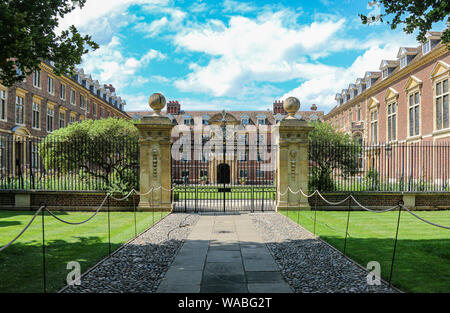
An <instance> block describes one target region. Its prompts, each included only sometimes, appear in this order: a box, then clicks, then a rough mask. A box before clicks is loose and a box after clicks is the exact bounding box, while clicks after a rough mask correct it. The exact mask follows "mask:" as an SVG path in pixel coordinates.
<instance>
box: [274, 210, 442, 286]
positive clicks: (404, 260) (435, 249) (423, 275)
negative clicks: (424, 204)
mask: <svg viewBox="0 0 450 313" xmlns="http://www.w3.org/2000/svg"><path fill="white" fill-rule="evenodd" d="M282 214H284V215H286V216H288V217H289V218H291V219H292V220H293V221H295V222H297V223H299V224H300V225H302V226H303V227H305V228H306V229H308V230H310V231H311V232H313V231H314V214H315V212H314V211H300V213H299V212H298V211H284V212H282ZM417 214H418V215H419V216H420V217H422V218H425V219H427V220H429V221H431V222H434V223H437V224H441V225H445V226H449V225H450V211H434V212H425V211H421V212H417ZM397 218H398V211H397V212H387V213H371V212H351V213H350V223H349V230H348V233H349V237H348V239H347V249H346V252H347V255H348V256H349V257H351V258H352V259H353V260H355V261H357V262H358V263H359V264H361V265H362V266H363V267H366V265H367V263H368V262H370V261H378V262H379V263H380V265H381V276H382V277H383V278H384V279H386V280H388V279H389V274H390V269H391V261H392V254H393V247H394V238H395V232H396V227H397ZM346 224H347V212H336V211H331V212H330V211H317V215H316V234H317V235H319V236H320V237H321V238H322V239H324V240H325V241H327V242H328V243H330V244H331V245H333V246H334V247H336V248H337V249H339V250H340V251H343V248H344V240H345V230H346ZM449 282H450V230H447V229H443V228H438V227H434V226H431V225H428V224H426V223H424V222H422V221H420V220H418V219H416V218H415V217H413V216H412V215H410V214H409V213H407V212H405V211H402V213H401V219H400V229H399V236H398V244H397V253H396V256H395V263H394V270H393V277H392V284H393V285H394V286H396V287H398V288H399V289H401V290H403V291H406V292H450V283H449Z"/></svg>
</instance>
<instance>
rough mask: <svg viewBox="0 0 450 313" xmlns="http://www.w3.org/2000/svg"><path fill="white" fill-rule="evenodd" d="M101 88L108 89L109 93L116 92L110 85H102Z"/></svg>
mask: <svg viewBox="0 0 450 313" xmlns="http://www.w3.org/2000/svg"><path fill="white" fill-rule="evenodd" d="M103 87H104V88H105V89H109V91H110V92H111V93H113V92H116V88H114V87H113V85H111V84H109V85H106V84H104V85H103Z"/></svg>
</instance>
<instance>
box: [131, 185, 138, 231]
mask: <svg viewBox="0 0 450 313" xmlns="http://www.w3.org/2000/svg"><path fill="white" fill-rule="evenodd" d="M131 197H132V198H133V210H134V237H137V225H136V201H135V199H134V194H133V195H131Z"/></svg>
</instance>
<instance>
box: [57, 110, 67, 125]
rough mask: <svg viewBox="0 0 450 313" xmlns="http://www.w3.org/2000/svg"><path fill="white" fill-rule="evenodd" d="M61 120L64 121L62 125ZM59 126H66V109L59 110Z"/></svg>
mask: <svg viewBox="0 0 450 313" xmlns="http://www.w3.org/2000/svg"><path fill="white" fill-rule="evenodd" d="M61 116H62V117H63V118H61ZM61 121H62V122H63V124H62V126H61ZM58 127H59V128H64V127H66V112H65V111H63V112H59V115H58Z"/></svg>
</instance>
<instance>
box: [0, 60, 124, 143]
mask: <svg viewBox="0 0 450 313" xmlns="http://www.w3.org/2000/svg"><path fill="white" fill-rule="evenodd" d="M125 105H126V102H125V101H124V100H122V99H121V97H118V96H117V95H116V92H115V89H114V87H113V86H112V85H100V83H99V82H98V81H97V80H93V79H92V77H91V75H88V74H85V73H84V71H83V69H79V70H77V71H76V74H75V75H74V77H66V76H56V75H54V74H53V70H52V66H51V65H50V64H48V63H42V64H41V65H40V71H35V72H33V74H32V75H30V76H28V77H27V78H26V79H25V80H24V81H23V82H19V83H17V84H15V85H14V86H12V87H10V88H7V87H5V86H3V85H1V84H0V135H8V134H9V135H13V136H15V137H23V136H25V137H28V136H32V137H34V136H45V135H47V134H48V133H51V132H52V131H53V130H55V129H58V128H61V127H64V126H67V125H68V124H71V123H74V122H78V121H82V120H84V119H99V118H106V117H111V116H115V117H123V118H129V117H128V116H127V114H126V113H125V111H124V109H125Z"/></svg>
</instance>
